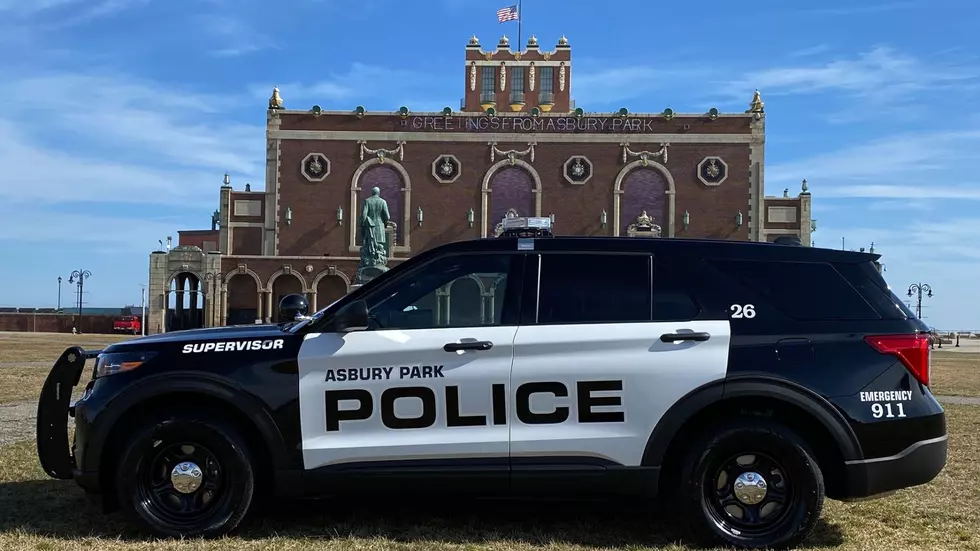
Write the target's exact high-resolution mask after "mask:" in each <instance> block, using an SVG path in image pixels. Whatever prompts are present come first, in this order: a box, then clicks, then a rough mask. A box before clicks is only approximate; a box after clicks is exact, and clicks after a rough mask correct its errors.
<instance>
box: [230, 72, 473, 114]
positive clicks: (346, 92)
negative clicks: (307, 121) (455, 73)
mask: <svg viewBox="0 0 980 551" xmlns="http://www.w3.org/2000/svg"><path fill="white" fill-rule="evenodd" d="M454 83H455V79H449V78H447V75H446V73H445V72H443V71H439V72H435V71H433V73H432V74H428V73H422V72H416V71H409V70H404V69H396V68H390V67H382V66H376V65H368V64H365V63H352V64H351V66H350V69H349V70H347V71H346V72H344V73H331V74H329V75H328V76H327V78H325V79H323V80H320V81H317V82H313V83H303V82H296V81H293V82H286V83H275V82H269V83H265V84H256V85H253V86H250V87H249V88H250V90H251V93H252V95H253V96H254V97H255V98H256V99H258V98H261V99H262V100H263V101H264V100H267V99H268V98H269V95H270V94H271V93H272V88H273V86H278V87H279V91H280V94H281V95H282V98H283V102H284V103H285V105H286V107H287V108H292V109H302V108H306V107H312V106H313V104H318V105H320V106H321V107H323V108H324V109H327V110H333V109H348V108H349V109H354V107H355V106H356V105H358V104H361V105H364V107H365V108H367V109H368V110H374V111H381V110H389V111H394V110H395V109H398V107H400V106H401V105H408V107H409V108H410V109H412V110H413V111H421V110H422V109H421V108H420V107H417V106H415V105H412V104H409V103H399V99H407V98H429V99H427V100H425V103H426V104H429V105H439V107H438V108H437V110H441V109H442V108H443V107H445V106H446V105H450V106H456V105H458V104H459V97H458V96H457V94H456V93H454V91H455V90H457V88H454V86H453V84H454ZM439 98H443V99H441V100H440V99H439ZM453 98H455V99H453ZM331 102H333V103H331ZM341 106H342V107H341Z"/></svg>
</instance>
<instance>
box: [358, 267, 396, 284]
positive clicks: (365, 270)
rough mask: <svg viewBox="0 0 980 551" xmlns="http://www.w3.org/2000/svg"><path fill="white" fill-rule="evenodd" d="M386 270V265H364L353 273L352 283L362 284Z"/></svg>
mask: <svg viewBox="0 0 980 551" xmlns="http://www.w3.org/2000/svg"><path fill="white" fill-rule="evenodd" d="M387 271H388V267H387V266H364V267H361V268H358V269H357V273H356V274H355V275H354V283H355V284H356V285H358V286H360V285H364V284H365V283H367V282H368V281H371V280H372V279H374V278H376V277H378V276H379V275H381V274H383V273H385V272H387Z"/></svg>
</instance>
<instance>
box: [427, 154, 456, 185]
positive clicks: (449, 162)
mask: <svg viewBox="0 0 980 551" xmlns="http://www.w3.org/2000/svg"><path fill="white" fill-rule="evenodd" d="M462 173H463V162H462V161H460V160H459V158H457V157H456V156H455V155H451V154H449V153H443V154H442V155H439V156H438V157H436V158H435V160H434V161H432V177H433V178H435V179H436V181H437V182H439V183H440V184H451V183H453V182H455V181H456V180H458V179H459V177H460V175H461V174H462Z"/></svg>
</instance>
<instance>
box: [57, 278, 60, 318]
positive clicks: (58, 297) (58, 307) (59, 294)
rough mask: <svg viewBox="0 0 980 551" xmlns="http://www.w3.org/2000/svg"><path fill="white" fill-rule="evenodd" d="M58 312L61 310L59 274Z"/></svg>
mask: <svg viewBox="0 0 980 551" xmlns="http://www.w3.org/2000/svg"><path fill="white" fill-rule="evenodd" d="M57 311H58V312H60V311H61V276H58V310H57Z"/></svg>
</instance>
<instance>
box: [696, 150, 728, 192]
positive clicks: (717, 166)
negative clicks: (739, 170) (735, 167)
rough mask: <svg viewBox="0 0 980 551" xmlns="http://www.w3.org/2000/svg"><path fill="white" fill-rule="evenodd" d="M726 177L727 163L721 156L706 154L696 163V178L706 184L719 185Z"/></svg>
mask: <svg viewBox="0 0 980 551" xmlns="http://www.w3.org/2000/svg"><path fill="white" fill-rule="evenodd" d="M727 179H728V163H726V162H725V160H724V159H722V158H721V157H714V156H708V157H705V158H703V159H701V162H700V163H698V180H701V183H702V184H704V185H706V186H711V187H716V186H720V185H721V184H722V182H724V181H725V180H727Z"/></svg>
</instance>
